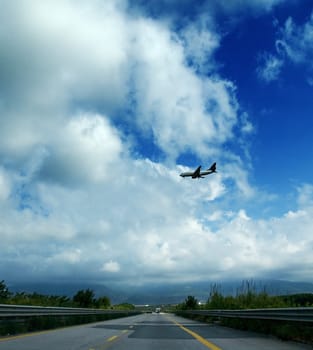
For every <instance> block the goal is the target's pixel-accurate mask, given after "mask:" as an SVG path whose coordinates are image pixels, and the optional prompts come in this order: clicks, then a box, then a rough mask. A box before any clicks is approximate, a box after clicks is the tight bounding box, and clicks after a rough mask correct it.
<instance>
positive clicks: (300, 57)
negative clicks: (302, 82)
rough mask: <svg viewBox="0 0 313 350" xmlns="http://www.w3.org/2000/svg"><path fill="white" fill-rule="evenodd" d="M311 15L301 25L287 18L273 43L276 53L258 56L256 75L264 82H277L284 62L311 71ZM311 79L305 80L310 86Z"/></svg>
mask: <svg viewBox="0 0 313 350" xmlns="http://www.w3.org/2000/svg"><path fill="white" fill-rule="evenodd" d="M312 36H313V13H312V14H311V16H310V18H309V20H308V21H307V22H305V23H303V24H302V25H297V24H296V23H295V22H294V20H293V19H292V17H289V18H288V19H287V20H286V21H285V23H284V25H283V26H282V27H280V28H279V30H278V34H277V39H276V41H275V49H276V53H275V54H274V55H273V54H271V53H268V52H266V53H263V54H262V55H261V56H260V66H259V67H258V69H257V74H258V76H259V78H260V79H263V80H264V81H266V82H271V81H273V80H277V79H278V78H279V76H280V74H281V71H282V69H283V66H284V65H285V64H286V62H288V61H289V62H292V63H294V64H303V65H306V66H307V67H308V68H309V71H312V69H313V65H312V58H313V44H312ZM310 80H311V77H308V78H307V81H308V84H310Z"/></svg>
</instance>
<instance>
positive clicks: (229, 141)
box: [0, 0, 313, 284]
mask: <svg viewBox="0 0 313 350" xmlns="http://www.w3.org/2000/svg"><path fill="white" fill-rule="evenodd" d="M0 4H1V14H0V23H1V24H0V48H1V52H0V123H1V128H0V207H1V210H0V239H1V245H0V279H5V280H6V281H7V282H8V283H14V282H16V281H24V280H26V281H29V280H31V281H41V282H42V281H50V280H53V281H56V283H57V282H58V281H63V280H66V281H73V282H74V281H78V280H79V281H80V282H81V281H83V282H85V283H86V284H88V283H96V282H98V283H104V284H112V283H126V284H127V283H131V284H134V283H136V284H145V283H151V282H153V283H161V282H162V283H171V282H182V281H186V282H190V281H212V280H214V281H216V280H217V281H220V280H227V279H231V278H234V277H236V278H237V279H245V278H256V279H265V278H277V279H279V278H280V279H289V280H295V281H296V280H298V281H313V280H312V276H313V274H312V272H313V271H312V269H313V268H312V266H313V258H312V256H313V254H312V250H313V239H312V225H313V219H312V218H313V215H312V214H313V183H312V179H313V165H312V161H311V158H312V149H313V147H312V143H313V141H312V136H311V135H312V128H313V125H312V124H313V121H312V120H313V119H312V111H313V100H312V89H313V65H312V62H313V61H312V59H313V6H312V3H311V2H310V1H306V0H303V1H300V0H293V1H284V0H254V1H250V2H249V4H245V3H244V2H242V1H239V0H238V1H237V0H232V1H227V2H220V1H205V0H202V1H196V2H195V1H189V0H183V1H176V0H162V1H149V2H146V1H140V0H138V1H131V0H128V1H127V0H116V1H113V0H107V1H101V0H88V1H87V0H79V1H71V0H64V1H52V0H51V1H50V0H46V1H44V2H43V1H39V0H23V1H15V0H13V1H12V0H11V1H6V0H3V1H1V2H0ZM215 161H216V162H217V168H218V173H217V174H213V175H211V176H208V177H207V178H205V179H200V180H192V179H182V178H181V177H180V176H179V174H180V172H182V171H186V170H191V169H194V168H196V167H197V166H198V165H199V164H201V165H202V166H203V167H204V168H205V167H209V166H210V165H211V164H212V163H213V162H215Z"/></svg>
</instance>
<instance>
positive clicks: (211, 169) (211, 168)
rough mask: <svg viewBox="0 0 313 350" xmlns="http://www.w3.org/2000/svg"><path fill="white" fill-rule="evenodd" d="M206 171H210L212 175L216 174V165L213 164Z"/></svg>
mask: <svg viewBox="0 0 313 350" xmlns="http://www.w3.org/2000/svg"><path fill="white" fill-rule="evenodd" d="M208 170H210V171H212V173H217V171H216V163H213V164H212V165H211V167H210V168H209V169H208Z"/></svg>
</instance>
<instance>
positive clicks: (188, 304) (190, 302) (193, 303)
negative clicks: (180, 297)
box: [185, 295, 198, 310]
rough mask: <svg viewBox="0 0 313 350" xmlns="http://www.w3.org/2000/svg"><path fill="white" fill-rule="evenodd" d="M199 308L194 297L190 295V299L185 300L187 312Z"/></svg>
mask: <svg viewBox="0 0 313 350" xmlns="http://www.w3.org/2000/svg"><path fill="white" fill-rule="evenodd" d="M197 307H198V300H197V299H196V298H195V297H194V296H192V295H188V297H187V298H186V299H185V308H186V310H194V309H196V308H197Z"/></svg>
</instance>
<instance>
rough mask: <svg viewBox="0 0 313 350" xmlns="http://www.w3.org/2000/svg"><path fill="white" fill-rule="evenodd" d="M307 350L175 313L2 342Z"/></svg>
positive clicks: (7, 348) (64, 348) (92, 347)
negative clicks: (193, 319)
mask: <svg viewBox="0 0 313 350" xmlns="http://www.w3.org/2000/svg"><path fill="white" fill-rule="evenodd" d="M106 349H110V350H206V349H211V350H269V349H273V350H300V349H302V350H304V349H312V347H311V346H308V345H303V344H298V343H293V342H283V341H280V340H278V339H275V338H272V337H267V336H262V335H260V334H256V333H251V332H243V331H238V330H234V329H230V328H225V327H220V326H216V325H208V324H203V323H199V322H194V321H191V320H187V319H184V318H181V317H177V316H174V315H171V314H142V315H138V316H132V317H126V318H121V319H116V320H111V321H105V322H99V323H92V324H87V325H82V326H75V327H69V328H63V329H58V330H53V331H44V332H37V333H30V334H26V335H20V336H12V337H2V338H0V350H106Z"/></svg>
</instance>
